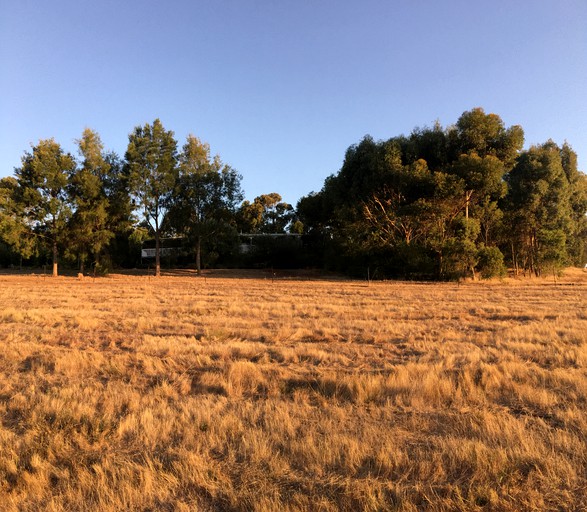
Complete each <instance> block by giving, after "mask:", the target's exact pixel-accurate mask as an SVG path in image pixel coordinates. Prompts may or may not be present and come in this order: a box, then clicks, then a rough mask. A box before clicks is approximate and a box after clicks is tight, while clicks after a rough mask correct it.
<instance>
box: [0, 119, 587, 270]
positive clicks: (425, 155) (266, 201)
mask: <svg viewBox="0 0 587 512" xmlns="http://www.w3.org/2000/svg"><path fill="white" fill-rule="evenodd" d="M523 144H524V132H523V130H522V128H521V127H520V126H511V127H509V128H508V127H506V126H505V125H504V123H503V121H502V119H501V118H500V117H499V116H497V115H495V114H486V113H485V112H484V111H483V109H481V108H476V109H473V110H471V111H468V112H465V113H463V114H462V116H461V117H460V118H459V119H458V121H457V122H456V124H455V125H454V126H449V127H447V128H444V127H442V126H441V125H440V124H439V123H436V124H435V125H434V126H433V127H431V128H423V129H416V130H414V131H413V132H412V133H411V134H410V135H409V136H403V135H402V136H398V137H393V138H391V139H389V140H385V141H375V140H373V139H372V138H371V137H369V136H367V137H365V138H364V139H363V140H362V141H360V142H359V143H358V144H356V145H353V146H351V147H350V148H349V149H348V150H347V152H346V155H345V158H344V162H343V165H342V168H341V169H340V171H339V172H338V174H336V175H332V176H330V177H328V178H327V179H326V181H325V183H324V186H323V188H322V190H321V191H320V192H318V193H311V194H309V195H308V196H306V197H303V198H302V199H300V201H299V202H298V205H297V209H294V208H293V207H292V206H291V205H290V204H288V203H286V202H284V201H283V200H282V198H281V196H280V195H279V194H277V193H270V194H263V195H260V196H259V197H256V198H255V199H254V200H253V201H252V202H251V201H243V191H242V188H241V176H240V175H239V174H238V173H237V172H236V171H235V170H234V169H233V168H232V167H230V166H229V165H226V164H224V163H223V162H222V161H221V159H220V157H219V156H212V155H211V153H210V147H209V146H208V144H206V143H205V142H202V141H201V140H200V139H198V138H197V137H195V136H193V135H190V136H188V137H187V140H186V142H185V144H184V145H183V146H182V147H181V148H179V146H178V143H177V141H176V140H175V137H174V134H173V132H172V131H169V130H166V129H165V128H164V127H163V125H162V123H161V121H159V120H158V119H156V120H155V121H154V122H153V123H152V124H145V125H144V126H137V127H136V128H135V129H134V130H133V131H132V132H131V133H130V135H129V140H128V146H127V150H126V153H125V155H124V158H123V159H122V158H120V157H119V156H117V155H116V154H114V153H112V152H107V151H105V150H104V146H103V144H102V142H101V140H100V137H99V135H98V134H97V133H96V132H95V131H92V130H90V129H86V130H85V131H84V132H83V134H82V137H81V139H80V140H78V141H77V145H78V152H79V155H78V156H77V158H76V157H74V156H72V155H70V154H68V153H65V152H64V151H63V150H62V148H61V146H60V145H59V144H58V143H57V142H55V141H54V140H53V139H48V140H41V141H39V143H38V144H37V145H36V146H34V147H32V150H31V151H29V152H25V154H24V156H23V157H22V163H21V166H20V167H19V168H17V169H15V173H14V176H11V177H8V178H4V179H2V180H0V264H3V263H4V264H5V262H6V260H7V259H8V260H10V259H11V258H12V259H13V258H14V255H18V256H19V257H20V258H21V259H24V260H25V261H28V262H33V263H34V262H35V261H36V262H37V263H39V262H40V261H47V260H50V261H52V264H53V273H54V275H57V271H58V268H57V266H58V261H59V260H61V261H65V262H68V263H69V264H70V265H71V266H74V265H77V266H78V267H79V269H80V271H82V272H83V271H84V268H85V267H86V266H88V265H89V266H91V267H92V268H93V269H94V271H102V270H107V269H108V268H110V267H111V266H113V265H115V266H135V265H136V264H137V254H139V255H140V250H139V249H140V247H141V243H143V242H145V241H147V240H151V241H152V242H153V245H154V250H155V271H156V273H157V274H159V273H160V268H161V251H160V248H161V241H162V240H163V239H169V238H172V239H174V240H179V241H180V243H181V245H182V246H183V247H184V249H185V250H186V251H188V252H189V253H190V254H191V255H192V256H191V261H192V262H193V263H194V264H195V267H196V268H197V270H198V271H200V269H201V267H202V265H203V263H202V261H203V260H204V262H205V264H207V265H211V264H215V263H224V264H226V263H227V262H228V261H229V260H230V255H235V254H238V251H237V247H238V242H239V233H247V234H248V237H245V238H247V239H248V240H250V241H251V243H252V241H253V240H255V244H256V246H257V249H256V251H255V254H256V255H255V257H254V258H252V259H251V253H250V252H249V251H245V252H244V253H242V254H241V256H240V259H239V257H238V256H237V257H235V258H233V259H232V264H233V265H243V264H244V265H248V264H254V265H271V266H279V265H282V266H291V265H304V266H313V267H320V266H322V267H325V268H329V269H335V270H339V271H344V272H348V273H351V274H355V275H358V274H362V275H365V274H366V273H367V272H369V273H370V275H372V276H375V277H402V278H425V279H451V278H458V277H462V276H472V277H476V276H478V275H481V276H483V277H491V276H498V275H503V274H504V273H505V272H506V268H507V267H508V266H509V267H510V268H512V269H513V271H514V272H516V273H519V272H525V273H531V274H536V275H540V274H542V273H544V272H545V271H553V272H555V273H556V272H557V271H558V269H560V268H561V267H562V266H564V265H567V264H583V263H584V261H585V259H586V258H587V217H586V214H587V177H586V176H585V175H584V174H583V173H581V172H579V170H578V169H577V155H576V154H575V152H574V151H573V150H572V149H571V148H570V147H569V145H568V144H566V143H565V144H563V145H562V147H561V146H558V145H557V144H555V143H554V142H552V141H548V142H546V143H544V144H540V145H536V146H532V147H530V148H529V149H527V150H524V149H523ZM285 233H291V234H295V235H296V236H295V237H283V236H282V235H283V234H285ZM263 234H264V235H266V236H261V235H263ZM276 235H277V236H276ZM299 236H302V242H303V243H300V238H299ZM241 241H242V240H241ZM243 254H247V255H248V256H246V257H245V256H243ZM139 259H140V256H139Z"/></svg>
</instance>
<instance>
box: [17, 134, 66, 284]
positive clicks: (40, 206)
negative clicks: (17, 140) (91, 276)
mask: <svg viewBox="0 0 587 512" xmlns="http://www.w3.org/2000/svg"><path fill="white" fill-rule="evenodd" d="M74 169H75V161H74V159H73V157H72V156H71V155H70V154H68V153H64V152H63V150H62V149H61V146H60V145H59V144H58V143H57V142H55V140H53V139H47V140H40V141H39V143H38V144H37V145H36V146H33V148H32V152H27V153H25V155H24V156H23V157H22V165H21V167H20V168H18V169H16V170H15V175H16V180H17V187H16V190H15V201H16V203H17V204H18V205H19V206H18V209H19V210H20V212H21V214H22V218H23V222H24V224H25V225H26V226H27V231H28V235H29V236H34V237H35V238H36V239H37V240H39V241H41V242H42V243H43V245H45V246H47V247H48V248H49V249H50V251H51V253H52V257H53V276H57V275H58V256H59V245H60V244H61V243H62V242H63V241H64V240H65V238H66V234H67V226H68V221H69V217H70V215H71V209H70V206H69V201H68V197H67V184H68V176H69V175H70V174H71V173H72V172H73V171H74Z"/></svg>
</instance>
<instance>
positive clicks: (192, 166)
mask: <svg viewBox="0 0 587 512" xmlns="http://www.w3.org/2000/svg"><path fill="white" fill-rule="evenodd" d="M240 201H242V190H241V176H240V175H239V174H238V173H237V172H236V171H235V170H234V169H232V168H231V167H230V166H228V165H225V164H223V163H222V161H221V160H220V157H219V156H218V155H216V156H215V157H213V158H212V157H211V156H210V146H209V145H208V144H207V143H205V142H202V141H200V139H198V138H197V137H195V136H194V135H189V136H188V138H187V141H186V143H185V144H184V146H183V148H182V151H181V153H180V155H179V177H178V180H177V185H176V190H175V193H174V195H173V199H172V201H171V206H170V208H169V211H168V214H167V217H166V223H167V224H168V225H169V226H170V228H171V227H173V228H175V230H177V231H179V233H181V234H182V235H185V236H187V237H188V239H189V240H190V241H191V242H192V243H193V244H194V247H195V256H196V270H197V272H198V274H199V273H200V272H201V269H202V243H203V242H206V241H207V240H209V239H210V238H211V237H219V236H221V234H226V233H227V232H229V231H231V230H232V231H234V223H235V211H236V205H237V204H238V203H239V202H240Z"/></svg>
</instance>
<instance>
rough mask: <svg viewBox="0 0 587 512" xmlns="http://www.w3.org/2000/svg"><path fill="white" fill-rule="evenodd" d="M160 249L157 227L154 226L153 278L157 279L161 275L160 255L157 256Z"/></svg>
mask: <svg viewBox="0 0 587 512" xmlns="http://www.w3.org/2000/svg"><path fill="white" fill-rule="evenodd" d="M159 252H160V247H159V226H156V229H155V276H156V277H159V276H160V275H161V255H160V254H159Z"/></svg>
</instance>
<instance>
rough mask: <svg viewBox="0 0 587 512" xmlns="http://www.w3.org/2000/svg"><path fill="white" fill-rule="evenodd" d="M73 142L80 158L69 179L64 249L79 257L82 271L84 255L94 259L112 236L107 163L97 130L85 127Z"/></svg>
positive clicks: (108, 168) (84, 261) (85, 257)
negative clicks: (69, 214) (70, 208)
mask: <svg viewBox="0 0 587 512" xmlns="http://www.w3.org/2000/svg"><path fill="white" fill-rule="evenodd" d="M77 143H78V147H79V153H80V156H81V158H82V161H81V165H80V166H79V167H78V168H77V169H75V170H74V172H73V173H72V174H71V176H70V181H69V191H70V197H71V203H72V206H73V208H74V212H73V215H72V217H71V221H70V238H69V243H68V250H69V252H73V253H74V255H75V256H77V258H78V259H79V264H80V272H82V273H83V272H84V266H85V263H86V262H87V260H88V257H89V256H90V255H91V256H93V257H94V260H95V261H96V262H97V261H98V260H97V258H98V255H99V254H100V251H102V250H103V249H104V247H105V246H106V245H107V244H108V242H109V241H110V240H111V239H112V237H113V236H114V233H113V231H112V229H111V223H110V219H109V215H108V213H109V200H108V197H107V195H106V189H105V183H106V180H107V178H108V176H109V173H110V168H111V166H110V164H109V163H108V162H107V161H106V159H105V156H104V145H103V144H102V141H101V139H100V136H99V135H98V133H97V132H95V131H93V130H91V129H89V128H86V129H85V130H84V132H83V134H82V138H81V139H79V140H78V141H77Z"/></svg>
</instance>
